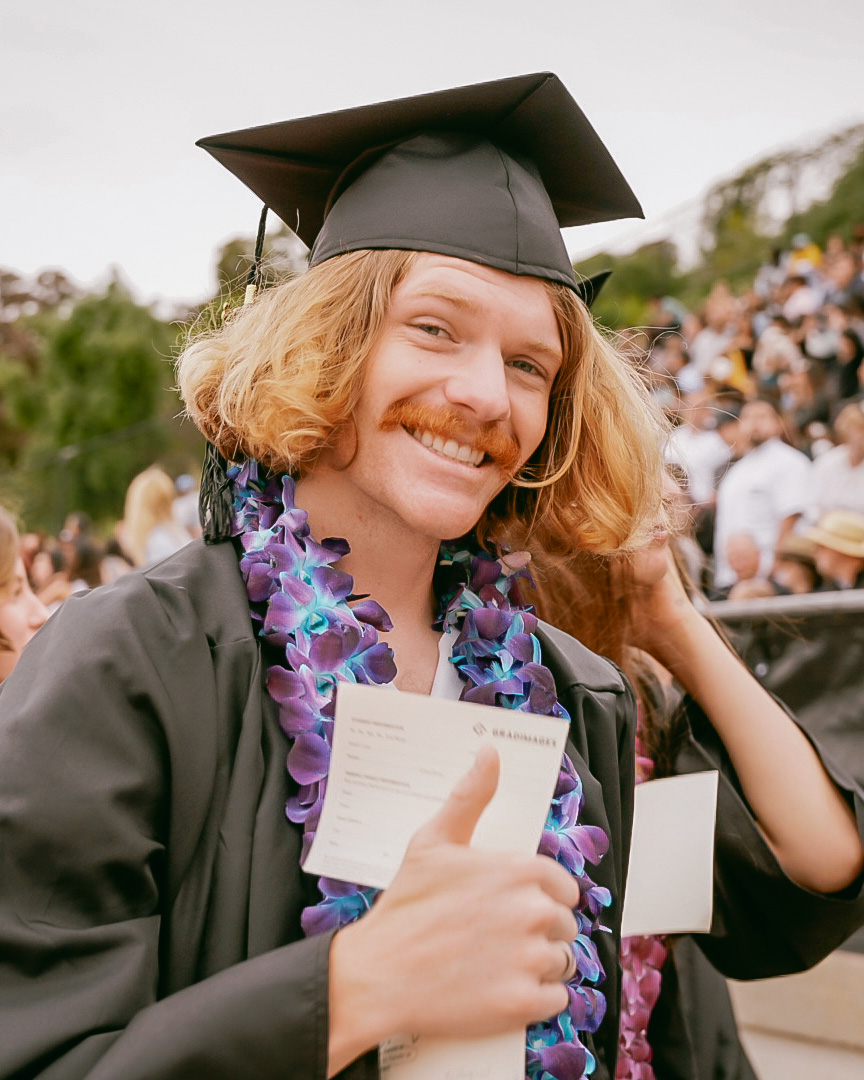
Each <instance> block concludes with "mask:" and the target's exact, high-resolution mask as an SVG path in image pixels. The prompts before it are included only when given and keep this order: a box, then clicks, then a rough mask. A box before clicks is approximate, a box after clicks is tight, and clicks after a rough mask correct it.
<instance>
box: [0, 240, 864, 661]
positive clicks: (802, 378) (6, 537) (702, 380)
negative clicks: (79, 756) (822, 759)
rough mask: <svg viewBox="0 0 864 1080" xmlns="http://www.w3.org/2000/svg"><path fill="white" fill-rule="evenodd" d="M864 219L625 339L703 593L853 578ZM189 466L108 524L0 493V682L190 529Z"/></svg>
mask: <svg viewBox="0 0 864 1080" xmlns="http://www.w3.org/2000/svg"><path fill="white" fill-rule="evenodd" d="M862 253H864V225H862V226H859V227H858V228H857V229H856V231H855V232H854V234H853V238H852V240H851V241H850V242H845V241H844V240H842V239H841V238H840V237H839V236H832V237H830V238H829V239H828V241H827V243H826V244H825V246H824V248H823V247H820V246H819V245H817V244H815V243H814V242H813V241H812V239H811V238H810V237H808V236H805V235H803V234H802V235H798V236H796V237H794V238H793V240H792V243H791V247H790V248H789V250H779V249H778V250H776V251H774V252H772V254H771V257H770V258H769V259H768V261H767V262H766V263H765V264H764V265H763V266H762V267H761V268H760V269H759V271H758V273H757V274H756V275H755V278H754V280H753V282H752V284H751V287H750V288H749V289H747V290H746V291H745V292H744V293H743V295H735V294H733V292H732V291H731V290H730V289H729V288H728V286H727V285H725V284H724V283H722V282H720V283H718V284H716V285H715V287H714V288H713V289H712V291H711V293H710V295H709V297H708V299H707V301H706V302H705V304H704V306H703V308H702V309H701V310H699V311H688V310H687V309H686V308H685V307H684V306H683V305H682V304H681V302H680V301H679V300H677V299H676V298H675V297H662V298H657V299H656V301H654V302H653V305H652V307H653V310H652V323H653V325H652V326H651V327H650V328H647V329H640V330H635V329H634V330H628V331H625V332H624V333H622V334H621V336H620V344H621V346H622V347H623V348H624V349H625V350H626V351H627V352H629V353H630V354H631V355H632V356H633V357H634V359H636V360H637V362H639V363H640V364H641V366H642V368H643V370H644V371H645V373H646V377H647V378H648V380H649V383H650V385H651V388H652V393H653V394H654V397H655V399H656V400H657V402H658V404H659V405H660V406H661V407H662V408H663V410H664V411H665V412H666V414H667V415H668V417H669V419H670V421H671V423H672V425H673V431H672V435H671V438H670V440H669V444H668V447H667V463H668V465H669V467H670V470H672V471H673V472H674V473H675V474H676V478H677V479H678V481H679V484H680V486H681V489H682V493H683V494H682V498H683V500H684V501H685V502H686V507H685V509H686V514H685V517H686V518H687V519H688V522H689V528H688V529H687V530H683V531H684V533H685V535H683V536H682V537H681V538H680V547H681V551H682V554H683V555H684V557H685V560H686V563H687V569H688V571H689V573H690V577H691V578H692V580H693V581H694V583H695V584H697V585H698V586H700V587H701V588H702V589H703V590H704V591H705V593H706V594H707V595H708V596H709V597H710V598H713V599H727V598H728V599H731V600H747V599H752V598H757V597H767V596H774V595H778V594H783V593H806V592H813V591H817V590H829V589H845V588H864V365H862V358H864V274H862ZM200 532H201V529H200V525H199V523H198V491H197V483H196V481H195V479H194V478H193V477H192V476H189V475H182V476H178V477H177V478H176V479H172V478H171V477H170V476H168V474H167V473H165V472H164V471H163V470H162V469H160V468H158V467H156V466H152V467H150V468H148V469H145V471H144V472H142V473H140V474H139V475H138V476H136V477H135V478H134V480H133V481H132V482H131V484H130V485H129V489H128V491H127V494H126V501H125V506H124V513H123V519H122V521H120V522H119V523H118V524H117V525H116V527H115V529H114V533H113V536H111V537H110V539H108V540H107V541H106V540H104V539H102V540H100V539H98V538H97V535H96V532H95V530H94V528H93V524H92V522H91V521H90V519H89V518H88V516H87V514H86V513H74V514H70V515H69V516H68V517H67V519H66V521H65V523H64V526H63V528H62V530H61V531H60V533H59V535H58V536H56V537H53V536H44V535H41V534H37V533H28V534H25V535H24V536H21V537H19V536H18V533H17V531H16V528H15V523H14V522H13V520H12V518H11V517H10V516H9V515H8V514H7V513H6V512H5V511H3V510H2V509H0V681H2V679H3V678H4V677H5V675H6V674H8V672H9V671H10V670H11V667H12V665H13V664H14V662H15V659H16V658H17V655H18V654H19V653H20V651H21V648H23V645H24V644H25V643H26V642H27V641H28V640H29V639H30V637H32V636H33V634H34V633H35V631H36V629H38V627H39V626H41V624H42V623H43V622H44V621H45V619H46V618H47V617H48V615H49V614H50V613H51V612H52V611H53V610H55V609H56V608H57V607H59V606H60V604H62V603H63V602H64V601H65V600H66V599H67V597H69V596H70V595H72V594H73V593H75V592H78V591H81V590H84V589H90V588H94V587H96V586H98V585H102V584H105V583H107V582H110V581H113V580H114V579H115V578H117V577H119V576H120V575H121V574H124V573H127V572H128V571H129V570H131V569H132V568H133V567H146V566H149V565H152V564H153V563H156V562H158V561H160V560H161V559H163V558H165V557H166V556H168V555H170V554H172V553H173V552H174V551H176V550H178V549H179V548H180V547H182V546H183V545H184V544H186V543H188V542H189V541H190V540H191V539H193V538H194V537H195V536H198V535H200Z"/></svg>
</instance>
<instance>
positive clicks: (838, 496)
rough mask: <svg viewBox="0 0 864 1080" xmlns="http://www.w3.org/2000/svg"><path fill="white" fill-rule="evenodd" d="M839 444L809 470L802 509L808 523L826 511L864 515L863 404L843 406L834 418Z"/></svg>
mask: <svg viewBox="0 0 864 1080" xmlns="http://www.w3.org/2000/svg"><path fill="white" fill-rule="evenodd" d="M834 433H835V435H836V436H837V438H838V439H839V440H840V443H839V445H838V446H834V447H832V448H831V449H830V450H825V451H824V453H821V454H820V455H819V456H818V457H817V458H816V459H815V460H814V461H813V465H812V467H811V471H810V477H811V492H812V496H811V499H810V502H809V503H808V505H807V509H806V512H805V516H806V520H807V521H808V522H809V524H811V525H815V524H816V522H817V521H818V520H819V518H820V517H822V515H823V514H825V513H827V511H829V510H835V509H836V510H853V511H855V513H857V514H864V406H862V404H861V403H860V402H851V403H850V404H848V405H844V406H843V408H842V409H841V410H840V412H839V413H837V416H836V417H835V419H834Z"/></svg>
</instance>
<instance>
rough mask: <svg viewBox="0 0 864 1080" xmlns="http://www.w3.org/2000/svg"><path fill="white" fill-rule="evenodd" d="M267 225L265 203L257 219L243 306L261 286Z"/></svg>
mask: <svg viewBox="0 0 864 1080" xmlns="http://www.w3.org/2000/svg"><path fill="white" fill-rule="evenodd" d="M266 227H267V204H266V203H265V204H264V206H262V207H261V217H260V218H259V220H258V235H257V237H256V238H255V257H254V258H253V260H252V265H251V266H250V267H249V276H248V277H247V279H246V295H245V296H244V297H243V306H244V307H245V306H246V305H247V304H251V303H252V301H253V300H254V299H255V294H256V293H257V292H258V290H259V288H260V287H261V258H262V256H263V254H264V230H265V229H266Z"/></svg>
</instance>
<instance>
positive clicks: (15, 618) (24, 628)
mask: <svg viewBox="0 0 864 1080" xmlns="http://www.w3.org/2000/svg"><path fill="white" fill-rule="evenodd" d="M47 618H48V611H47V610H46V608H45V606H44V604H42V603H41V601H39V600H38V599H37V598H36V596H35V595H34V593H33V590H32V589H31V588H30V582H29V581H28V580H27V574H26V572H25V570H24V562H23V560H22V559H21V554H20V548H19V540H18V529H17V528H16V526H15V522H14V520H13V519H12V516H11V514H9V513H8V512H7V511H6V510H4V509H3V507H2V506H0V682H2V681H3V680H4V679H5V678H6V676H7V675H9V674H10V672H11V671H12V669H13V668H14V667H15V664H16V663H17V662H18V658H19V657H20V655H21V650H22V649H23V648H24V646H25V645H26V644H27V642H28V641H29V640H30V639H31V638H32V637H33V635H34V634H35V633H36V631H37V630H38V629H39V627H40V626H41V625H42V624H43V623H44V622H45V620H46V619H47Z"/></svg>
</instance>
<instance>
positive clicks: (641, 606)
mask: <svg viewBox="0 0 864 1080" xmlns="http://www.w3.org/2000/svg"><path fill="white" fill-rule="evenodd" d="M620 584H621V585H622V587H623V589H624V595H625V598H626V602H627V613H628V617H629V622H630V634H629V638H628V643H629V644H630V645H633V646H635V647H636V648H639V649H642V650H643V651H644V652H647V653H648V654H649V655H651V656H653V657H654V658H655V659H657V660H659V661H660V662H661V663H663V664H668V663H669V662H670V660H671V659H672V658H673V656H674V654H675V650H676V644H675V643H676V642H677V641H678V639H679V637H680V635H681V633H682V632H684V631H685V630H686V626H687V624H688V622H689V620H690V619H692V618H693V617H697V618H699V617H700V616H699V615H698V612H697V611H696V609H695V608H694V606H693V603H692V601H691V599H690V597H689V595H688V593H687V590H686V589H685V587H684V582H683V581H682V580H681V574H680V573H679V571H678V567H677V566H676V564H675V557H674V555H673V554H672V549H671V548H670V546H669V543H668V540H667V539H666V537H665V534H664V535H663V536H662V537H659V538H658V539H656V540H655V541H653V542H652V543H651V544H649V545H647V546H646V547H645V548H643V549H642V550H640V551H638V552H636V554H635V555H633V556H632V557H631V559H630V562H629V564H628V565H627V567H626V568H624V569H622V571H621V572H620Z"/></svg>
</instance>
